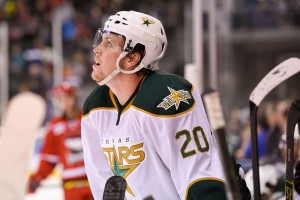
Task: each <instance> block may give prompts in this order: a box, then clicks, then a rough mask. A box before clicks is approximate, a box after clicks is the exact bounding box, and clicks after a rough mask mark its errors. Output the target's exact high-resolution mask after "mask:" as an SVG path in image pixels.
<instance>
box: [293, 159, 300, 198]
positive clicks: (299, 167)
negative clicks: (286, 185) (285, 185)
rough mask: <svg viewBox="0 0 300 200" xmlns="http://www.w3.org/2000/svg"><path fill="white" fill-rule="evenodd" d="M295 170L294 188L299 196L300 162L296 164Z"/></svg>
mask: <svg viewBox="0 0 300 200" xmlns="http://www.w3.org/2000/svg"><path fill="white" fill-rule="evenodd" d="M295 169H296V172H295V176H294V187H295V190H296V191H297V192H298V194H300V161H298V162H297V163H296V166H295Z"/></svg>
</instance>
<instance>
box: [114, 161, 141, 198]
mask: <svg viewBox="0 0 300 200" xmlns="http://www.w3.org/2000/svg"><path fill="white" fill-rule="evenodd" d="M137 166H138V164H134V165H126V166H125V165H123V166H120V165H119V161H118V158H117V157H115V158H114V165H113V166H111V170H112V172H113V173H114V175H116V176H121V177H123V178H124V179H125V180H126V178H127V176H128V175H129V174H130V173H131V172H132V171H133V170H134V169H135V168H136V167H137ZM126 191H127V192H128V193H129V194H131V195H132V196H135V195H134V193H133V192H132V190H131V188H130V186H129V185H128V184H127V187H126Z"/></svg>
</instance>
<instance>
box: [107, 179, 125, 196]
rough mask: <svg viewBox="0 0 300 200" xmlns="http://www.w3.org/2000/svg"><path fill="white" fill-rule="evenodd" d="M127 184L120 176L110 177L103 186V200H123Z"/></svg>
mask: <svg viewBox="0 0 300 200" xmlns="http://www.w3.org/2000/svg"><path fill="white" fill-rule="evenodd" d="M126 187H127V183H126V180H125V179H124V178H123V177H121V176H112V177H110V178H109V179H108V180H107V181H106V184H105V188H104V192H103V198H102V199H103V200H124V198H125V192H126Z"/></svg>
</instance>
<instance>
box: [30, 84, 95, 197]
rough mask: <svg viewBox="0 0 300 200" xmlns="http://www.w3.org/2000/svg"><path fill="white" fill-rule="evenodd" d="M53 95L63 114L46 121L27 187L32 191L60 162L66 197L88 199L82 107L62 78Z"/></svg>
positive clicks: (74, 92)
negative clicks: (82, 135)
mask: <svg viewBox="0 0 300 200" xmlns="http://www.w3.org/2000/svg"><path fill="white" fill-rule="evenodd" d="M53 95H54V97H55V99H56V100H57V102H58V104H59V106H60V107H61V109H62V115H60V116H57V117H54V118H53V119H51V120H50V121H49V122H48V124H47V128H46V135H45V139H44V145H43V147H42V149H41V153H40V163H39V167H38V169H37V171H36V172H35V173H34V174H32V175H31V176H30V178H29V181H28V191H29V193H33V192H35V190H36V189H37V188H38V187H39V185H40V182H41V181H42V180H44V179H45V178H46V177H47V176H48V175H49V174H50V173H51V172H52V171H53V169H54V168H55V166H56V164H61V165H62V183H63V190H64V196H65V200H91V199H92V194H91V191H90V187H89V184H88V180H87V177H86V172H85V169H84V162H83V152H82V145H81V134H80V129H81V126H80V121H81V115H82V111H81V109H80V108H79V107H78V105H77V91H76V88H75V87H74V86H72V85H71V84H70V83H68V82H63V83H62V84H61V85H59V86H57V87H55V88H54V90H53Z"/></svg>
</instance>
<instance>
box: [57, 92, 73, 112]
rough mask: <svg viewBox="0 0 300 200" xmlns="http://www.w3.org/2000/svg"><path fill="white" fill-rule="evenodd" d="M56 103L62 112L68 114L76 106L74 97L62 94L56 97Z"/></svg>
mask: <svg viewBox="0 0 300 200" xmlns="http://www.w3.org/2000/svg"><path fill="white" fill-rule="evenodd" d="M57 101H58V103H59V106H60V108H61V109H62V110H63V112H68V111H70V110H73V109H74V107H75V106H76V97H75V96H74V95H68V94H64V95H61V96H59V97H57Z"/></svg>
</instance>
